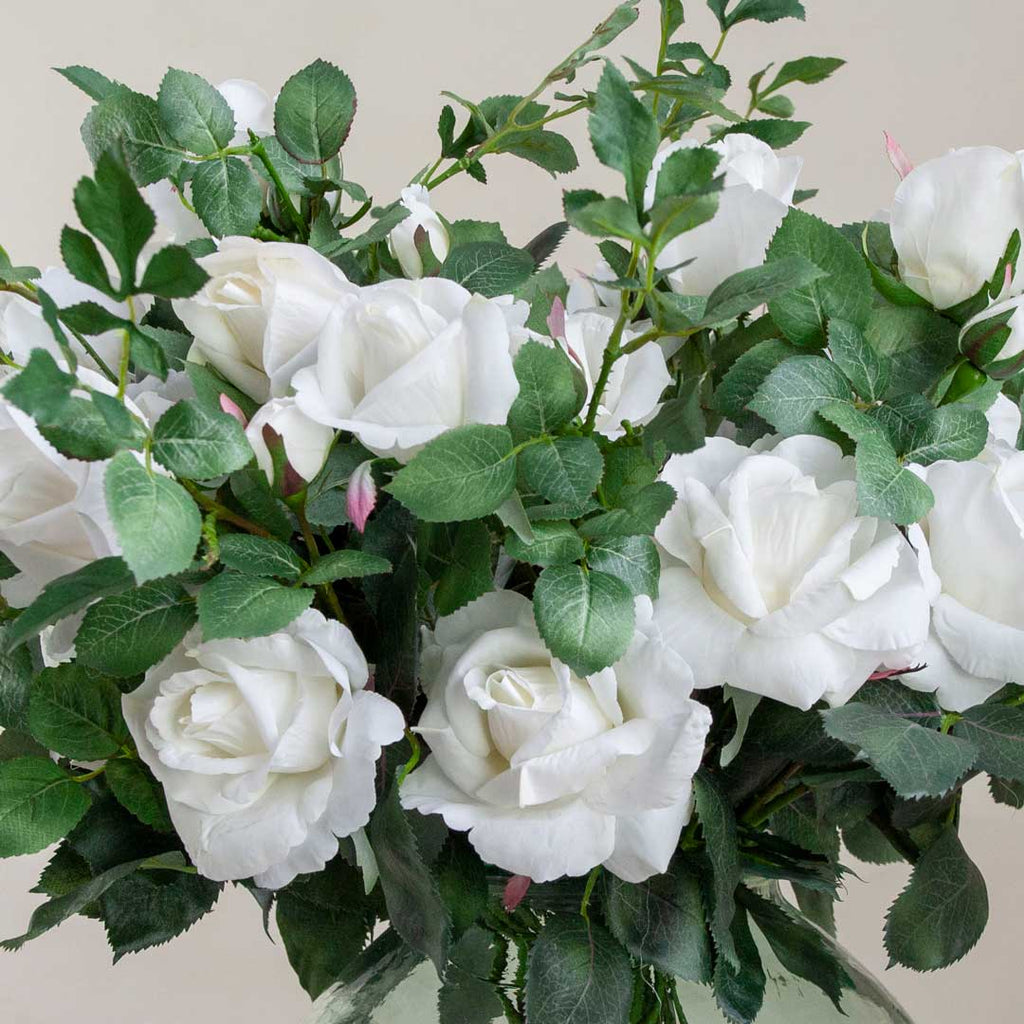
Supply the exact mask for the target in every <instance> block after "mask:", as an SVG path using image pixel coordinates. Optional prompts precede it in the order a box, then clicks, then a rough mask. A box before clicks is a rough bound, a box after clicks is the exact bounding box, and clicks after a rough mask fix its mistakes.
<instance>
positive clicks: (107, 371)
mask: <svg viewBox="0 0 1024 1024" xmlns="http://www.w3.org/2000/svg"><path fill="white" fill-rule="evenodd" d="M64 326H65V327H67V328H68V330H69V331H70V332H71V334H72V336H73V337H74V339H75V341H77V342H78V344H79V345H81V346H82V348H84V349H85V351H86V352H88V354H89V356H90V357H91V358H92V360H93V362H95V363H96V365H97V366H98V367H99V370H100V373H102V374H103V376H104V377H106V378H107V380H109V381H110V383H111V384H118V383H119V378H118V375H117V374H116V373H114V371H113V370H112V369H111V368H110V367H109V366H108V365H107V364H106V362H105V360H104V359H103V357H102V356H101V355H100V354H99V352H97V351H96V349H95V348H94V347H93V345H92V344H91V342H90V341H89V340H88V338H86V337H85V335H83V334H82V333H81V332H80V331H76V330H75V329H74V328H73V327H68V325H67V324H64Z"/></svg>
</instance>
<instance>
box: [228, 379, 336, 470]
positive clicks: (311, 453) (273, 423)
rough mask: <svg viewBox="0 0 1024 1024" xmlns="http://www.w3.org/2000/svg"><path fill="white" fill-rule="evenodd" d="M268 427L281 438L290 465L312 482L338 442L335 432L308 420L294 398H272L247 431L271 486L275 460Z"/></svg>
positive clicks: (254, 418) (257, 460)
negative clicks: (268, 436)
mask: <svg viewBox="0 0 1024 1024" xmlns="http://www.w3.org/2000/svg"><path fill="white" fill-rule="evenodd" d="M264 427H270V429H271V430H273V431H274V432H275V433H276V434H277V435H278V436H279V437H280V438H281V444H283V445H284V454H285V458H286V459H287V460H288V464H289V465H290V466H291V467H292V469H294V470H295V472H296V473H298V475H299V476H300V477H302V479H303V480H305V481H307V482H309V481H310V480H312V479H313V478H314V477H315V476H316V475H317V473H319V472H320V470H321V469H322V468H323V464H324V459H326V458H327V453H328V452H329V451H330V450H331V444H332V443H333V442H334V431H333V430H332V429H331V428H330V427H325V426H324V425H323V424H322V423H316V422H315V421H314V420H311V419H310V418H309V417H308V416H306V415H305V414H304V413H303V412H302V410H301V409H300V408H299V407H298V406H297V405H296V404H295V399H294V398H272V399H271V400H270V401H269V402H267V403H266V405H263V406H260V408H259V409H257V410H256V414H255V415H254V416H253V418H252V419H251V420H250V421H249V425H248V426H247V427H246V428H245V436H246V438H247V439H248V441H249V446H250V447H251V448H252V450H253V453H254V454H255V456H256V464H257V465H258V466H259V467H260V469H262V470H263V472H264V474H265V475H266V478H267V479H268V480H269V481H270V482H271V483H273V482H274V460H273V457H272V456H271V454H270V448H269V447H268V445H267V438H266V435H265V434H264V429H263V428H264Z"/></svg>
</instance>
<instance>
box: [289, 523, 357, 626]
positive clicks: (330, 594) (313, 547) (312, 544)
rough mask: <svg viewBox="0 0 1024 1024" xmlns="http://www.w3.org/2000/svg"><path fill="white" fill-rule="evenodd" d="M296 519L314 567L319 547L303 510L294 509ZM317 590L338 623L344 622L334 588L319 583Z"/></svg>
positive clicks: (343, 614)
mask: <svg viewBox="0 0 1024 1024" xmlns="http://www.w3.org/2000/svg"><path fill="white" fill-rule="evenodd" d="M295 515H296V518H297V519H298V521H299V528H300V529H301V530H302V539H303V540H304V541H305V544H306V549H307V550H308V551H309V561H310V564H311V565H316V563H317V562H319V561H320V547H319V545H318V544H317V542H316V535H315V534H314V533H313V529H312V527H311V526H310V525H309V520H308V519H307V518H306V512H305V509H302V508H299V509H296V513H295ZM317 590H318V591H319V592H320V596H321V597H323V599H324V600H325V601H326V602H327V605H328V607H329V608H330V609H331V612H332V614H333V615H334V617H335V618H336V619H337V620H338V621H339V622H344V621H345V613H344V612H343V611H342V609H341V602H340V601H339V600H338V595H337V594H336V593H335V592H334V587H333V585H332V584H330V583H321V584H320V585H319V586H318V587H317Z"/></svg>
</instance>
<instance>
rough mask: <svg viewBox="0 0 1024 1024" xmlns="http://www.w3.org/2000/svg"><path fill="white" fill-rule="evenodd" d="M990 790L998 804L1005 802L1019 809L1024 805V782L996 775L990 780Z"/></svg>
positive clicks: (1008, 805)
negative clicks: (999, 777)
mask: <svg viewBox="0 0 1024 1024" xmlns="http://www.w3.org/2000/svg"><path fill="white" fill-rule="evenodd" d="M988 788H989V792H990V793H991V794H992V799H993V800H994V801H995V802H996V803H997V804H1005V805H1006V806H1007V807H1012V808H1013V809H1014V810H1016V811H1019V810H1020V809H1021V808H1022V807H1024V783H1020V782H1014V781H1013V780H1012V779H997V778H996V777H995V776H994V775H993V776H992V777H991V778H990V779H989V780H988Z"/></svg>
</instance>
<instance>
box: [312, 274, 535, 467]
mask: <svg viewBox="0 0 1024 1024" xmlns="http://www.w3.org/2000/svg"><path fill="white" fill-rule="evenodd" d="M521 305H522V304H521V303H512V302H510V301H503V300H495V299H485V298H482V297H481V296H479V295H471V294H470V293H469V292H468V291H467V290H466V289H465V288H463V287H462V286H461V285H459V284H456V283H455V282H454V281H445V280H443V279H441V278H424V279H423V280H420V281H404V280H395V281H387V282H384V283H382V284H376V285H371V286H369V287H367V288H363V289H361V290H360V292H359V295H358V298H356V299H354V300H351V301H347V302H341V303H338V304H337V305H336V306H335V307H334V309H333V310H332V311H331V313H330V316H329V317H328V319H327V322H326V324H325V325H324V327H323V330H322V331H321V332H320V335H319V338H318V340H317V347H316V357H315V364H314V365H311V366H307V367H306V368H305V369H302V370H300V371H299V372H298V373H297V374H296V375H295V377H294V380H293V381H292V384H293V386H294V388H295V397H296V401H297V402H298V405H299V408H300V409H301V410H302V411H303V412H304V413H305V414H306V415H307V416H309V418H310V419H312V420H315V421H316V422H317V423H323V424H326V425H328V426H331V427H334V428H336V429H338V430H348V431H351V432H352V433H353V434H355V435H356V437H357V438H359V440H360V441H361V442H362V444H364V445H365V446H366V447H367V448H369V449H370V451H372V452H374V453H375V454H377V455H381V456H390V457H392V458H396V459H398V460H399V461H401V462H407V461H408V460H409V459H411V458H412V457H413V455H415V454H416V452H417V451H419V450H420V449H421V448H422V447H423V446H424V445H425V444H426V443H427V442H428V441H432V440H433V439H434V438H435V437H437V436H438V435H439V434H443V433H444V432H445V431H446V430H450V429H451V428H452V427H458V426H462V425H463V424H466V423H492V424H496V423H504V422H505V420H506V419H507V418H508V412H509V409H510V408H511V407H512V403H513V402H514V401H515V398H516V395H517V394H518V393H519V382H518V381H517V380H516V375H515V370H514V369H513V366H512V352H513V348H514V345H515V343H516V340H518V335H519V334H520V333H521V332H520V330H519V327H520V324H519V321H520V319H521V314H522V310H521V309H520V308H519V307H520V306H521ZM513 332H515V333H516V335H517V339H513Z"/></svg>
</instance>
